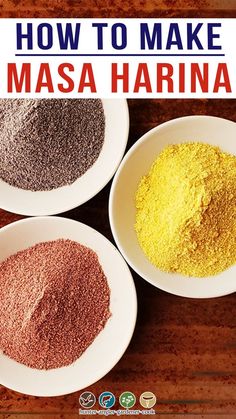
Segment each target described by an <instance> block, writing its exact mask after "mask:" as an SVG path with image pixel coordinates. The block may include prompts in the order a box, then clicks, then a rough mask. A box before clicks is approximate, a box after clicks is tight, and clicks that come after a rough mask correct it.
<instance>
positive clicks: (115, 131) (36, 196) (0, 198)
mask: <svg viewBox="0 0 236 419" xmlns="http://www.w3.org/2000/svg"><path fill="white" fill-rule="evenodd" d="M102 103H103V108H104V113H105V120H106V123H105V140H104V144H103V147H102V150H101V153H100V155H99V157H98V159H97V160H96V162H95V163H94V165H93V166H92V167H91V168H90V169H89V170H88V171H87V172H86V173H85V174H84V175H83V176H81V177H80V178H78V179H77V180H76V181H75V182H74V183H72V184H71V185H67V186H63V187H60V188H57V189H53V190H51V191H37V192H32V191H27V190H24V189H20V188H16V187H14V186H11V185H8V184H7V183H6V182H4V181H2V180H1V179H0V207H1V208H2V209H4V210H7V211H10V212H14V213H17V214H22V215H33V216H35V215H53V214H59V213H61V212H64V211H69V210H70V209H72V208H75V207H77V206H79V205H81V204H83V203H84V202H86V201H88V200H89V199H90V198H92V197H93V196H94V195H96V194H97V193H98V192H99V191H100V190H101V189H102V188H103V187H104V186H105V185H106V184H107V183H108V182H109V180H110V179H111V178H112V176H113V175H114V173H115V171H116V169H117V167H118V165H119V163H120V161H121V159H122V157H123V154H124V152H125V148H126V145H127V140H128V133H129V111H128V105H127V101H126V100H124V99H104V100H102Z"/></svg>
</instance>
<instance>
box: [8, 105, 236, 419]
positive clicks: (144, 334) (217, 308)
mask: <svg viewBox="0 0 236 419" xmlns="http://www.w3.org/2000/svg"><path fill="white" fill-rule="evenodd" d="M129 108H130V119H131V129H130V138H129V145H128V146H129V147H130V146H131V145H132V144H133V143H134V142H135V141H136V140H137V139H138V138H139V137H140V136H141V135H142V134H143V133H144V132H146V131H147V130H148V129H151V128H152V127H154V126H155V125H157V124H160V123H161V122H164V121H166V120H169V119H171V118H174V117H178V116H184V115H188V114H208V115H216V116H220V117H225V118H228V119H231V120H234V121H236V106H235V101H234V100H173V101H172V100H129ZM109 189H110V185H108V186H107V187H106V188H105V189H104V190H103V191H102V192H100V193H99V194H98V195H97V196H96V197H95V198H93V199H92V200H91V201H89V202H88V203H86V204H84V205H82V206H81V207H79V208H76V209H74V210H72V211H70V212H68V213H65V214H63V215H64V216H66V217H69V218H72V219H76V220H80V221H82V222H85V223H87V224H89V225H91V226H92V227H94V228H96V229H97V230H98V231H101V232H102V233H103V234H104V235H105V236H106V237H108V238H109V239H110V240H113V239H112V235H111V231H110V227H109V221H108V213H107V202H108V196H109ZM20 218H22V217H21V216H17V215H15V214H10V213H7V212H5V211H1V212H0V225H1V226H3V225H5V224H7V223H10V222H12V221H15V220H17V219H20ZM134 279H135V283H136V287H137V292H138V300H139V314H138V321H137V327H136V330H135V333H134V336H133V339H132V341H131V344H130V346H129V348H128V350H127V352H126V354H125V355H124V356H123V358H122V359H121V360H120V362H119V363H118V364H117V365H116V366H115V368H114V369H113V370H112V371H111V372H110V373H109V374H108V375H107V376H106V377H104V378H103V379H102V380H100V381H99V382H98V383H96V384H95V385H93V386H92V387H91V388H90V390H91V391H93V392H94V393H95V395H96V396H98V395H99V394H100V393H101V392H102V391H105V390H110V391H113V392H114V393H115V394H116V395H119V394H120V393H121V392H122V391H124V390H130V391H133V392H134V393H135V394H136V396H139V395H140V394H141V393H142V392H143V391H145V390H150V391H153V392H154V393H155V394H156V395H157V398H158V403H157V407H156V408H157V411H158V412H159V413H160V415H159V417H162V416H163V417H165V416H166V415H167V414H168V416H166V417H168V418H169V417H170V415H171V417H175V416H176V415H177V416H176V417H180V416H182V415H183V414H188V415H190V414H191V415H192V414H194V418H195V417H197V416H196V415H198V414H199V415H200V416H199V417H204V415H206V414H211V415H212V417H214V418H217V417H218V416H219V417H221V418H226V417H236V363H235V360H236V333H235V328H236V305H235V302H236V301H235V295H230V296H226V297H222V298H217V299H209V300H194V299H184V298H180V297H176V296H172V295H169V294H167V293H164V292H161V291H159V290H158V289H155V288H154V287H152V286H151V285H149V284H147V283H146V282H145V281H144V280H143V279H141V278H139V277H138V276H137V275H136V274H134ZM79 394H80V393H74V394H72V395H69V396H65V397H56V398H46V399H45V398H37V397H29V396H24V395H20V394H18V393H15V392H13V391H10V390H7V389H6V388H4V387H1V397H0V412H2V417H6V418H7V417H9V418H11V419H13V418H18V419H20V418H22V417H24V415H25V417H28V413H30V414H31V416H30V417H34V418H37V417H39V418H43V417H45V418H46V417H48V415H49V417H50V419H51V418H54V417H55V418H59V417H61V418H67V417H68V418H73V414H76V412H78V409H79V404H78V397H79ZM117 407H118V405H117ZM24 412H25V413H24ZM26 413H27V415H26ZM22 414H23V416H22ZM172 414H173V415H175V416H172ZM80 417H82V416H80Z"/></svg>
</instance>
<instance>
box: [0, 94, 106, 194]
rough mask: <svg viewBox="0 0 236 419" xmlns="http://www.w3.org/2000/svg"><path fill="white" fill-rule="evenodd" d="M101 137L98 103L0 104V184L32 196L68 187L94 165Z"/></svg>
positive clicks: (28, 101)
mask: <svg viewBox="0 0 236 419" xmlns="http://www.w3.org/2000/svg"><path fill="white" fill-rule="evenodd" d="M104 135H105V116H104V110H103V106H102V101H101V100H100V99H1V100H0V178H1V179H2V180H4V181H5V182H7V183H8V184H10V185H12V186H16V187H18V188H21V189H27V190H31V191H43V190H51V189H55V188H58V187H60V186H64V185H69V184H71V183H73V182H74V181H75V180H76V179H78V178H79V177H80V176H82V175H83V174H84V173H85V172H86V171H87V170H88V169H89V168H90V167H91V166H92V165H93V164H94V163H95V161H96V160H97V158H98V156H99V154H100V152H101V149H102V146H103V143H104Z"/></svg>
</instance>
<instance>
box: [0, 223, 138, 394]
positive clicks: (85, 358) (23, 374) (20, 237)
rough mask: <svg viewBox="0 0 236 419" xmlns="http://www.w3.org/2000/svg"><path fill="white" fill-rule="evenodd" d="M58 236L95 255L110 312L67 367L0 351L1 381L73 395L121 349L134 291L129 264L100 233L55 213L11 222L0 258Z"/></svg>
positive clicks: (0, 240)
mask: <svg viewBox="0 0 236 419" xmlns="http://www.w3.org/2000/svg"><path fill="white" fill-rule="evenodd" d="M58 238H66V239H71V240H75V241H77V242H79V243H82V244H84V245H85V246H88V247H90V248H91V249H93V250H94V251H95V252H96V253H97V255H98V257H99V261H100V263H101V265H102V267H103V270H104V272H105V274H106V276H107V280H108V284H109V287H110V290H111V301H110V310H111V313H112V316H111V317H110V319H109V320H108V321H107V323H106V325H105V328H104V329H103V330H102V331H101V332H100V333H99V335H98V336H97V337H96V338H95V340H94V342H93V343H92V344H91V345H90V346H89V347H88V348H87V350H86V351H85V352H84V353H83V354H82V356H81V357H80V358H79V359H78V360H77V361H75V362H74V363H73V364H71V365H69V366H67V367H63V368H58V369H52V370H48V371H42V370H36V369H32V368H29V367H26V366H25V365H22V364H20V363H18V362H16V361H13V360H12V359H10V358H9V357H7V356H6V355H3V354H2V353H0V383H1V384H3V385H4V386H6V387H8V388H10V389H12V390H15V391H18V392H20V393H25V394H30V395H34V396H59V395H63V394H67V393H72V392H74V391H77V390H81V389H82V388H84V387H87V386H90V385H91V384H93V383H95V382H96V381H97V380H99V379H100V378H102V377H103V376H104V375H105V374H107V373H108V372H109V371H110V370H111V369H112V368H113V366H114V365H115V364H116V363H117V362H118V361H119V359H120V358H121V356H122V355H123V353H124V352H125V350H126V348H127V346H128V344H129V342H130V339H131V337H132V334H133V331H134V327H135V322H136V315H137V298H136V291H135V286H134V282H133V279H132V276H131V274H130V271H129V268H128V266H127V264H126V263H125V261H124V259H123V258H122V256H121V255H120V253H119V252H118V250H117V249H116V248H115V247H114V246H113V245H112V244H111V243H110V242H109V241H108V240H107V239H106V238H105V237H104V236H102V235H101V234H100V233H98V232H97V231H95V230H93V229H92V228H90V227H88V226H86V225H85V224H81V223H79V222H77V221H73V220H69V219H65V218H59V217H39V218H28V219H25V220H21V221H17V222H15V223H12V224H10V225H8V226H6V227H3V228H2V229H1V230H0V261H2V260H4V259H5V258H7V257H8V256H10V255H12V254H14V253H16V252H17V251H19V250H23V249H26V248H27V247H29V246H33V245H34V244H36V243H39V242H42V241H49V240H55V239H58Z"/></svg>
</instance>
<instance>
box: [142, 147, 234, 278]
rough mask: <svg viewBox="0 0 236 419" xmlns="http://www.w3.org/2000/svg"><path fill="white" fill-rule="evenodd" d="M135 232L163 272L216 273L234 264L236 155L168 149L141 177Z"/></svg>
mask: <svg viewBox="0 0 236 419" xmlns="http://www.w3.org/2000/svg"><path fill="white" fill-rule="evenodd" d="M136 208H137V213H136V224H135V230H136V232H137V237H138V241H139V244H140V246H141V248H142V249H143V251H144V253H145V254H146V256H147V257H148V259H149V260H150V261H151V262H152V263H153V264H154V265H155V266H156V267H158V268H159V269H161V270H163V271H166V272H178V273H181V274H184V275H188V276H197V277H203V276H209V275H215V274H217V273H219V272H221V271H223V270H225V269H226V268H228V267H229V266H230V265H232V264H234V263H235V262H236V157H235V156H232V155H230V154H226V153H223V152H222V151H221V150H220V149H219V148H218V147H213V146H211V145H209V144H202V143H183V144H178V145H170V146H168V147H166V148H165V149H164V150H163V151H162V153H161V154H160V155H159V156H158V158H157V159H156V161H155V162H154V163H153V165H152V167H151V169H150V172H149V173H148V174H147V175H146V176H144V177H143V178H142V179H141V182H140V184H139V187H138V190H137V194H136Z"/></svg>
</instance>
